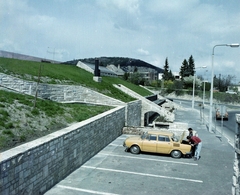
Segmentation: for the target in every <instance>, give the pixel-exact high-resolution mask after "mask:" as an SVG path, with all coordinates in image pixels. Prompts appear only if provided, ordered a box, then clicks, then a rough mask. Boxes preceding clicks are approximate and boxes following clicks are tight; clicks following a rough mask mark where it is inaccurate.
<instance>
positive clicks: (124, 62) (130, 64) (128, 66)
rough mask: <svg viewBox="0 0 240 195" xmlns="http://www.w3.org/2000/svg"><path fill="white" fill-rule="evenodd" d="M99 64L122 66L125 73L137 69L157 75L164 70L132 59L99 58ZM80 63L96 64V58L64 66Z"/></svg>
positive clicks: (68, 62)
mask: <svg viewBox="0 0 240 195" xmlns="http://www.w3.org/2000/svg"><path fill="white" fill-rule="evenodd" d="M98 59H99V63H100V66H105V67H106V66H107V65H110V64H113V65H115V66H117V67H118V66H120V68H121V69H123V70H124V71H125V72H133V71H134V70H135V69H136V68H137V70H138V71H140V72H152V71H154V72H157V73H163V69H162V68H158V67H156V66H153V65H151V64H149V63H147V62H144V61H142V60H139V59H132V58H124V57H99V58H98ZM78 61H81V62H83V63H84V62H85V63H90V64H94V63H95V58H85V59H78V60H72V61H67V62H64V64H69V65H76V64H77V62H78Z"/></svg>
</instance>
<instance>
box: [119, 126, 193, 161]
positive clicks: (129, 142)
mask: <svg viewBox="0 0 240 195" xmlns="http://www.w3.org/2000/svg"><path fill="white" fill-rule="evenodd" d="M183 137H184V133H183V134H182V136H181V137H180V138H177V137H176V136H175V135H174V133H172V132H169V131H147V132H144V133H143V134H142V135H139V136H131V137H128V138H126V140H125V141H124V142H123V146H124V147H126V151H128V150H130V152H131V153H133V154H139V153H140V152H141V151H143V152H153V153H161V154H170V155H171V156H172V157H173V158H180V157H182V156H191V145H189V143H188V142H187V143H183V141H182V139H183Z"/></svg>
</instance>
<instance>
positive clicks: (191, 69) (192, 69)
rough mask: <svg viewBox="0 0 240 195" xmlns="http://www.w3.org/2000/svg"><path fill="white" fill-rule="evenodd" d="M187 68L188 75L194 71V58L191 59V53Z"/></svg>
mask: <svg viewBox="0 0 240 195" xmlns="http://www.w3.org/2000/svg"><path fill="white" fill-rule="evenodd" d="M188 70H189V73H190V75H192V76H193V75H194V73H195V63H194V59H193V57H192V55H191V56H190V57H189V59H188Z"/></svg>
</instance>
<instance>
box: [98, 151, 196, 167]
mask: <svg viewBox="0 0 240 195" xmlns="http://www.w3.org/2000/svg"><path fill="white" fill-rule="evenodd" d="M99 154H102V155H107V156H115V157H121V158H133V159H141V160H148V161H158V162H167V163H175V164H183V165H192V166H198V164H196V163H186V162H178V161H170V160H159V159H153V158H141V157H135V156H124V155H117V154H110V153H104V152H101V153H99Z"/></svg>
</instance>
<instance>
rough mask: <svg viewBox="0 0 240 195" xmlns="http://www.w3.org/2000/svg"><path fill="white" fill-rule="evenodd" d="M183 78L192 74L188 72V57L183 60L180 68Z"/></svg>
mask: <svg viewBox="0 0 240 195" xmlns="http://www.w3.org/2000/svg"><path fill="white" fill-rule="evenodd" d="M179 74H180V76H181V78H182V80H183V78H184V77H188V76H189V75H190V74H189V73H188V62H187V60H186V59H184V60H183V62H182V66H181V68H180V72H179Z"/></svg>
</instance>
